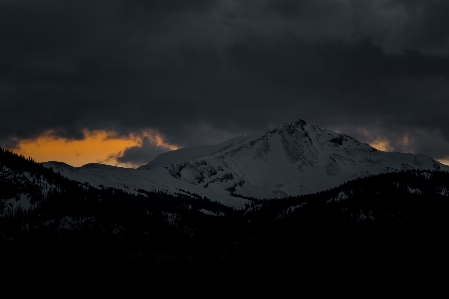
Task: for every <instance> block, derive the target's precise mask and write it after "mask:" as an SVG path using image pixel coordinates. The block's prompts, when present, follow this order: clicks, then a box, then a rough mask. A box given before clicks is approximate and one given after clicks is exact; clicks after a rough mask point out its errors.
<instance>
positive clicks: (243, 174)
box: [44, 120, 449, 207]
mask: <svg viewBox="0 0 449 299" xmlns="http://www.w3.org/2000/svg"><path fill="white" fill-rule="evenodd" d="M180 161H181V162H180ZM44 165H45V166H47V167H53V168H55V169H57V170H58V171H60V172H61V173H62V174H63V175H66V176H68V177H69V178H71V179H74V180H79V181H83V180H84V181H85V182H87V183H90V184H92V185H93V186H100V185H103V186H108V187H114V188H121V189H123V190H125V189H126V190H128V191H131V192H136V191H137V190H139V189H143V190H146V191H154V190H169V192H173V193H177V192H179V190H185V191H187V192H190V193H195V194H198V195H199V196H205V197H207V198H210V199H212V200H216V201H220V202H222V203H226V204H228V205H231V206H234V207H242V205H244V204H245V200H243V199H241V198H237V197H236V195H237V194H238V195H241V196H244V197H253V198H281V197H287V196H295V195H301V194H307V193H315V192H319V191H321V190H326V189H329V188H333V187H336V186H338V185H340V184H342V183H344V182H345V181H349V180H352V179H356V178H361V177H365V176H369V175H375V174H381V173H388V172H395V171H401V170H407V169H421V170H445V171H449V166H445V165H443V164H441V163H439V162H438V161H436V160H434V159H433V158H431V157H428V156H425V155H419V154H407V153H391V152H383V151H380V150H377V149H375V148H373V147H371V146H370V145H368V144H366V143H362V142H360V141H358V140H356V139H355V138H353V137H351V136H349V135H346V134H341V133H336V132H333V131H331V130H327V129H321V128H320V127H318V126H316V125H313V124H309V123H306V122H305V121H303V120H295V121H290V122H285V123H282V124H279V125H276V126H272V127H269V128H266V129H263V130H259V131H257V132H255V133H254V134H251V135H248V136H239V137H235V138H232V139H229V140H227V141H224V142H222V143H219V144H217V145H210V146H199V147H192V148H185V149H179V150H177V151H172V152H168V153H165V154H161V155H159V156H158V157H156V158H155V159H154V160H152V161H150V162H149V163H148V164H146V165H142V166H141V167H139V168H138V169H129V168H118V167H113V166H107V167H106V166H105V167H101V166H99V165H94V164H88V165H85V166H82V167H80V168H71V169H70V168H67V167H61V165H58V164H55V163H44Z"/></svg>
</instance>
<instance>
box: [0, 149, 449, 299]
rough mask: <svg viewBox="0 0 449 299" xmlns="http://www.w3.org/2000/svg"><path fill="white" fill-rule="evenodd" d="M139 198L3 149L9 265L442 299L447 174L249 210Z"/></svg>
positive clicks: (400, 177) (1, 196)
mask: <svg viewBox="0 0 449 299" xmlns="http://www.w3.org/2000/svg"><path fill="white" fill-rule="evenodd" d="M134 191H135V192H134V193H133V194H131V193H126V192H124V191H121V190H117V189H112V188H98V189H97V188H93V187H92V186H90V185H88V184H85V183H80V182H75V181H71V180H69V179H67V178H64V177H62V176H60V175H59V174H58V173H55V172H53V171H52V170H51V169H47V168H44V167H43V166H42V165H41V164H39V163H36V162H35V161H33V160H32V159H31V158H28V159H26V158H25V157H23V156H18V155H16V154H14V153H12V152H9V151H7V150H3V149H0V215H1V216H0V254H2V256H3V257H5V258H3V259H2V260H1V262H0V266H1V267H2V269H8V271H18V269H20V271H24V269H27V270H26V271H31V272H32V273H35V274H36V273H39V271H40V269H43V268H51V269H53V270H54V273H65V275H66V276H63V277H72V276H70V275H69V274H70V273H71V274H73V273H75V272H79V271H81V272H84V273H85V274H84V275H87V276H89V275H94V274H95V275H96V276H99V277H109V279H112V278H111V277H114V279H117V280H120V279H123V280H125V279H130V278H131V277H132V278H133V279H137V273H138V272H139V271H137V270H142V269H144V273H145V275H144V276H143V277H142V276H138V279H145V280H146V281H151V282H152V283H154V284H155V285H159V286H160V285H164V284H171V283H174V282H189V283H193V284H194V283H197V282H199V281H203V282H208V283H209V284H214V285H215V284H218V285H220V284H222V283H227V284H229V283H231V284H233V285H246V283H250V282H253V283H258V284H260V285H261V287H263V286H266V287H267V286H269V285H271V286H273V285H279V286H287V285H291V284H293V285H297V286H301V287H303V288H313V287H317V288H318V289H320V287H319V286H322V285H326V286H327V287H326V288H325V289H322V288H321V289H320V290H321V291H327V290H335V291H340V292H343V293H348V294H349V293H353V292H356V291H357V290H360V289H366V288H368V289H373V288H374V289H376V288H377V289H383V288H386V287H388V286H390V287H391V286H395V287H396V288H399V289H401V288H402V289H404V288H405V289H407V288H409V290H410V288H411V289H413V288H416V287H423V288H428V287H432V288H437V287H438V286H440V285H441V284H442V280H443V279H444V278H445V276H446V275H445V274H444V273H445V270H444V269H445V268H446V267H447V252H448V249H449V248H448V247H449V246H448V245H447V244H448V243H449V242H448V241H449V240H448V236H447V227H449V223H448V217H447V211H448V208H449V201H448V200H449V173H446V172H438V171H414V170H408V171H403V172H397V173H388V174H382V175H377V176H372V177H366V178H363V179H358V180H354V181H350V182H347V183H345V184H343V185H341V186H339V187H337V188H334V189H331V190H326V191H323V192H319V193H316V194H310V195H305V196H299V197H289V198H283V199H275V200H273V199H271V200H257V199H251V198H249V200H250V201H249V202H250V204H248V205H247V207H246V208H245V209H244V210H234V209H232V208H229V207H226V206H223V205H221V204H219V203H216V202H211V201H210V200H208V199H207V198H202V197H200V196H198V195H194V194H192V196H186V195H178V196H173V195H169V194H167V193H165V192H148V191H145V190H134ZM201 210H207V211H209V212H212V214H214V213H215V214H216V215H217V216H212V215H207V214H204V213H203V212H201ZM218 215H224V216H218ZM6 257H7V258H6ZM124 269H125V270H124ZM123 273H128V274H127V275H123ZM133 273H134V274H133ZM113 274H114V275H113ZM36 275H37V274H36ZM83 277H84V276H83Z"/></svg>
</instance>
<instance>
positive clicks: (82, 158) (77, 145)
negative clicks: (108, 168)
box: [14, 130, 177, 166]
mask: <svg viewBox="0 0 449 299" xmlns="http://www.w3.org/2000/svg"><path fill="white" fill-rule="evenodd" d="M144 139H148V140H149V141H150V142H151V143H152V144H153V145H155V146H158V147H162V148H165V149H167V150H176V149H177V147H176V146H175V145H171V144H168V143H166V142H164V140H163V139H162V137H161V136H160V135H159V134H158V133H157V132H154V131H142V132H140V133H137V134H135V133H134V134H130V135H128V136H117V134H116V133H114V132H107V131H88V130H85V131H84V139H82V140H68V139H65V138H59V137H55V136H53V135H52V134H51V132H49V133H47V134H44V135H42V136H39V137H38V138H36V139H30V140H20V141H19V146H18V148H17V149H14V152H16V153H18V154H22V155H24V156H25V157H28V156H30V157H32V158H33V159H34V160H36V161H37V162H47V161H60V162H65V163H67V164H69V165H72V166H82V165H84V164H87V163H103V164H109V165H118V166H129V165H121V164H120V163H117V161H116V159H115V158H114V157H117V156H118V155H119V154H120V153H121V152H123V151H124V150H125V149H126V148H129V147H133V146H140V145H142V142H143V140H144Z"/></svg>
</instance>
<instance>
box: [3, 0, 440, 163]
mask: <svg viewBox="0 0 449 299" xmlns="http://www.w3.org/2000/svg"><path fill="white" fill-rule="evenodd" d="M447 15H449V4H448V2H447V1H399V0H391V1H387V0H385V1H356V0H352V1H351V0H344V1H343V0H342V1H324V0H323V1H262V0H260V1H231V0H229V1H136V0H128V1H125V0H122V1H50V0H47V1H45V0H44V1H20V0H17V1H5V0H0V121H1V126H0V141H1V143H2V144H6V143H7V142H11V141H12V140H14V138H31V137H35V136H37V135H39V134H42V133H43V132H46V131H49V130H53V132H54V134H56V135H58V136H64V137H67V138H82V136H83V134H82V132H83V130H84V129H85V128H89V129H91V130H95V129H103V130H114V131H117V132H118V133H120V134H124V135H126V134H128V133H130V132H137V131H140V130H144V129H155V130H158V131H159V132H160V133H161V134H164V136H165V137H166V141H167V142H168V143H171V144H177V145H179V146H188V145H196V144H202V143H214V142H220V141H222V140H224V139H226V138H229V137H233V136H235V135H239V134H247V133H251V132H252V131H254V130H258V129H261V128H263V127H266V126H267V125H272V124H276V123H279V122H284V121H288V120H291V119H296V118H302V119H305V120H306V121H308V122H311V123H315V124H318V125H320V126H321V127H327V128H339V129H340V130H343V129H344V132H345V133H348V134H352V135H353V136H354V137H356V138H359V139H360V140H362V141H365V142H371V141H373V140H371V139H373V138H374V139H375V138H377V137H379V136H383V137H384V138H387V139H388V140H389V142H390V144H391V147H392V149H393V150H401V151H402V150H407V151H412V152H420V153H425V154H428V155H432V156H434V157H436V158H443V157H445V156H448V155H449V129H448V128H449V119H448V118H447V112H446V111H449V104H448V100H447V96H448V95H449V84H448V83H449V50H448V49H449V29H448V28H449V19H448V18H447V17H446V16H447ZM362 129H365V130H369V132H370V135H369V136H368V135H367V134H366V133H362V132H365V131H363V130H362ZM404 136H408V137H407V138H408V139H407V140H408V143H407V144H406V145H404V143H403V142H402V141H401V140H404ZM398 140H399V141H398ZM429 144H434V145H437V146H428V145H429ZM157 151H159V149H157V148H154V147H153V148H152V145H151V143H145V144H144V145H143V146H142V147H141V148H134V149H129V150H127V151H126V152H124V153H122V158H121V159H122V160H123V161H122V162H131V161H133V159H134V161H136V163H142V161H145V159H151V158H152V157H153V156H154V155H155V154H156V153H157ZM145 153H148V154H147V155H146V154H145ZM125 160H126V161H125Z"/></svg>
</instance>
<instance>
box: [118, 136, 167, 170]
mask: <svg viewBox="0 0 449 299" xmlns="http://www.w3.org/2000/svg"><path fill="white" fill-rule="evenodd" d="M167 151H169V149H167V148H161V147H157V146H155V145H154V143H152V142H151V141H150V140H149V139H143V142H142V144H141V145H140V146H134V147H130V148H127V149H125V150H124V151H123V152H120V153H118V155H117V156H115V157H111V158H112V159H113V160H115V161H117V162H119V163H124V164H126V163H129V164H131V165H144V164H147V163H148V162H149V161H150V159H152V158H154V157H156V156H157V155H159V154H162V153H165V152H167Z"/></svg>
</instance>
